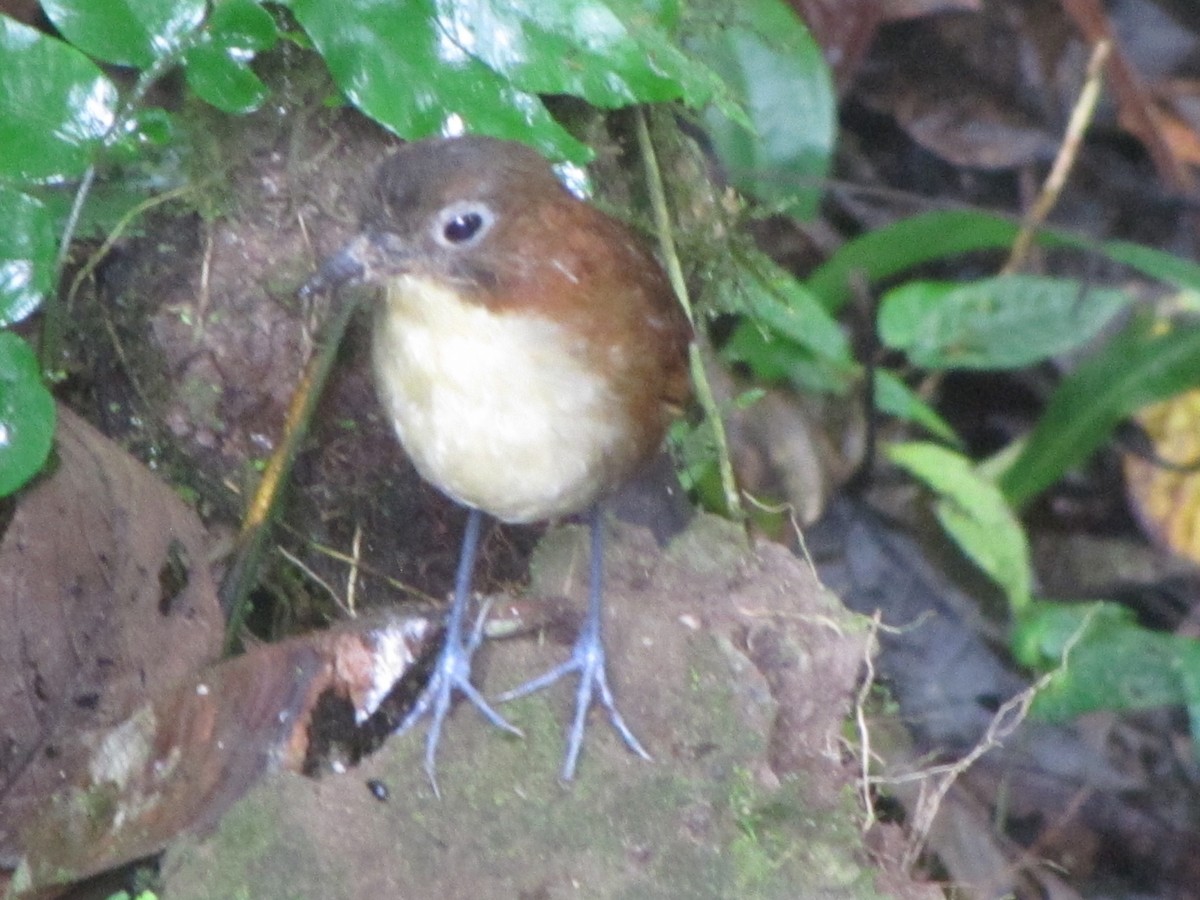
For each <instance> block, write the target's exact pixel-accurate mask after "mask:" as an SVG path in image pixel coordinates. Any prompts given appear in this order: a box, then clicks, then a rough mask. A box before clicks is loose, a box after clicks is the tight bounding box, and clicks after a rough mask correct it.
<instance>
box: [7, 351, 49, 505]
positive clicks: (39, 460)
mask: <svg viewBox="0 0 1200 900" xmlns="http://www.w3.org/2000/svg"><path fill="white" fill-rule="evenodd" d="M53 440H54V399H53V398H52V397H51V396H50V392H49V391H48V390H46V386H45V385H44V384H43V383H42V373H41V370H40V369H39V368H38V363H37V357H36V356H34V353H33V350H31V349H30V347H29V345H28V344H26V343H25V341H23V340H22V339H21V338H19V337H18V336H17V335H15V334H13V333H12V332H11V331H0V497H4V496H7V495H9V494H11V493H12V492H13V491H15V490H17V489H18V488H19V487H21V486H22V485H24V484H25V483H26V482H27V481H29V479H30V478H32V477H33V476H34V475H36V474H37V473H38V472H39V471H41V468H42V465H43V464H44V463H45V462H46V457H47V455H49V453H50V445H51V444H52V443H53Z"/></svg>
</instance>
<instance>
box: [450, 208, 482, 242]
mask: <svg viewBox="0 0 1200 900" xmlns="http://www.w3.org/2000/svg"><path fill="white" fill-rule="evenodd" d="M482 227H483V216H481V215H480V214H479V213H475V212H468V213H463V214H462V215H458V216H455V217H454V218H453V219H451V220H450V221H449V222H447V223H446V224H445V225H444V226H442V234H443V235H444V236H445V238H446V240H448V241H449V242H450V243H452V244H461V243H463V242H464V241H469V240H470V239H471V238H473V237H475V233H476V232H477V231H479V229H480V228H482Z"/></svg>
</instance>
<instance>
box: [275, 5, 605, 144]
mask: <svg viewBox="0 0 1200 900" xmlns="http://www.w3.org/2000/svg"><path fill="white" fill-rule="evenodd" d="M290 5H291V9H292V11H293V13H294V14H295V16H296V19H297V20H298V21H299V22H300V24H301V25H303V26H304V29H305V31H307V32H308V35H309V37H311V38H312V41H313V44H314V45H315V46H316V47H317V49H318V50H319V51H320V52H321V55H322V56H323V57H324V58H325V62H326V64H327V65H328V66H329V71H330V73H331V74H332V75H333V79H334V81H335V82H337V84H338V86H339V87H340V88H341V89H342V91H344V92H345V94H346V96H347V97H348V98H349V99H350V101H351V102H352V103H354V105H355V106H357V107H358V108H359V109H361V110H362V111H363V112H365V113H366V114H367V115H369V116H371V117H372V118H373V119H375V120H376V121H378V122H379V123H380V124H382V125H384V126H385V127H387V128H389V129H391V130H392V131H394V132H395V133H396V134H398V135H400V136H401V137H406V138H419V137H426V136H428V135H432V134H440V133H445V132H448V131H455V130H464V129H465V130H468V131H475V132H480V133H485V134H491V135H493V136H495V137H500V138H508V139H512V140H524V141H526V142H528V143H532V144H533V145H534V146H535V147H537V148H538V149H539V150H540V151H542V152H543V153H544V154H546V155H547V156H550V157H553V158H556V159H569V160H571V161H574V162H586V161H587V160H588V158H589V156H590V151H589V150H588V148H587V147H586V146H585V145H583V144H582V143H580V142H579V141H577V140H576V139H575V138H573V137H571V135H570V134H568V133H567V132H566V130H565V129H563V128H562V127H561V126H560V125H558V123H557V122H555V121H554V120H553V118H552V117H551V116H550V113H549V112H548V111H547V110H546V108H545V106H543V105H542V102H541V100H540V99H538V98H537V97H536V96H534V95H533V94H530V93H527V92H525V91H522V90H519V89H517V88H516V87H514V86H512V85H511V84H510V83H509V82H508V81H507V80H506V79H504V78H502V77H501V76H499V75H497V74H496V73H495V72H494V71H493V70H492V69H490V68H489V67H488V66H486V65H484V64H483V63H482V62H480V61H479V60H478V59H476V58H475V57H474V56H472V55H471V54H470V53H469V52H467V50H466V49H464V48H463V47H462V46H460V45H459V44H458V43H455V41H454V40H451V39H450V37H449V36H448V35H447V34H446V33H445V32H444V31H443V30H442V29H441V28H440V27H439V25H438V20H437V18H436V16H435V9H434V6H433V4H432V2H430V0H412V2H409V3H405V4H403V5H399V6H392V5H389V4H359V3H354V4H339V3H329V2H323V0H293V2H292V3H291V4H290Z"/></svg>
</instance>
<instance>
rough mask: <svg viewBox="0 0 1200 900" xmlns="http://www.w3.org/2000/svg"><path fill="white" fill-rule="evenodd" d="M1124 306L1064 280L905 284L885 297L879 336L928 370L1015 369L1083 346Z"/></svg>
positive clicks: (1107, 291)
mask: <svg viewBox="0 0 1200 900" xmlns="http://www.w3.org/2000/svg"><path fill="white" fill-rule="evenodd" d="M1129 302H1130V301H1129V297H1128V295H1127V294H1126V293H1125V292H1124V291H1120V290H1116V289H1113V288H1098V287H1090V286H1088V287H1085V286H1083V285H1081V284H1080V283H1079V282H1077V281H1073V280H1071V279H1064V278H1039V277H1036V276H1032V275H1010V276H1001V277H998V278H984V279H980V280H978V281H972V282H968V283H966V284H947V283H944V282H931V281H910V282H908V283H907V284H904V285H902V286H901V287H898V288H895V289H894V290H892V291H889V292H888V293H887V294H885V295H884V297H883V301H882V303H881V306H880V311H879V334H880V338H881V339H882V340H883V343H884V344H885V345H887V346H888V347H891V348H893V349H896V350H903V351H904V352H905V353H907V354H908V358H909V359H910V360H912V362H913V363H914V364H916V365H918V366H922V367H924V368H927V369H952V368H959V369H963V368H967V369H1015V368H1020V367H1022V366H1028V365H1032V364H1033V363H1036V362H1040V361H1042V360H1043V359H1047V358H1048V357H1051V356H1054V355H1056V354H1060V353H1066V352H1069V351H1071V350H1075V349H1077V348H1078V347H1080V346H1081V345H1083V344H1086V343H1087V342H1088V341H1090V340H1091V339H1092V338H1094V337H1095V336H1096V335H1097V334H1098V333H1099V332H1100V330H1101V329H1102V328H1104V326H1105V325H1107V324H1108V323H1109V322H1111V321H1112V319H1113V317H1114V316H1115V315H1117V314H1118V313H1119V312H1121V311H1122V310H1123V309H1125V308H1126V306H1128V305H1129Z"/></svg>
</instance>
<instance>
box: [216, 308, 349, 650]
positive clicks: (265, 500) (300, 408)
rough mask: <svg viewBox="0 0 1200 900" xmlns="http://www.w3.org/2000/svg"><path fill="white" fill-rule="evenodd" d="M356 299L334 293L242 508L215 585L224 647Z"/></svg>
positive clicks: (237, 622) (232, 642)
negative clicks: (230, 553) (229, 557)
mask: <svg viewBox="0 0 1200 900" xmlns="http://www.w3.org/2000/svg"><path fill="white" fill-rule="evenodd" d="M360 299H361V297H360V296H359V295H357V294H355V295H352V296H351V297H348V298H341V297H337V296H335V297H334V302H335V304H336V306H335V311H334V313H333V316H332V317H331V318H330V320H329V321H328V323H327V324H326V326H325V330H324V334H323V335H322V341H321V343H320V345H319V346H318V349H317V352H316V354H315V355H314V356H313V357H312V358H311V359H310V360H309V363H308V368H307V369H306V370H305V372H304V377H303V378H302V379H301V381H300V384H298V385H297V386H296V390H295V392H294V393H293V395H292V402H291V405H290V406H289V408H288V414H287V420H286V422H285V423H284V430H283V437H282V438H281V439H280V442H279V446H277V447H276V448H275V452H274V453H273V454H272V455H271V459H270V461H269V462H268V463H267V468H266V470H265V471H264V472H263V477H262V479H261V480H260V482H259V485H258V489H257V490H256V491H255V493H254V498H253V499H252V500H251V502H250V507H249V509H248V510H247V511H246V517H245V519H244V520H243V522H242V530H241V533H240V534H239V535H238V541H237V547H236V549H235V551H234V557H233V564H232V565H231V566H230V567H229V571H228V572H226V574H225V578H224V579H223V580H222V581H221V587H220V588H219V590H218V591H217V596H218V597H219V599H220V601H221V609H223V610H224V611H225V614H226V619H227V622H228V625H227V626H226V631H225V652H226V653H229V652H230V651H232V649H233V648H234V647H235V646H236V645H237V640H238V637H239V635H240V634H241V630H242V625H243V623H244V622H245V621H246V613H247V601H248V599H249V596H250V591H251V590H252V589H253V588H254V586H255V585H256V584H257V583H258V571H259V568H260V565H261V563H262V558H263V555H264V553H265V551H266V547H267V539H268V538H269V537H270V535H271V525H272V523H273V521H274V518H275V512H276V511H277V509H278V508H279V498H280V497H281V496H282V493H283V487H284V485H286V484H287V480H288V476H289V474H290V473H291V470H292V465H293V463H294V462H295V461H296V454H297V453H299V451H300V444H301V442H302V441H303V440H304V436H305V434H307V433H308V424H309V421H310V420H311V419H312V412H313V409H314V408H315V407H316V405H317V400H318V399H319V398H320V396H321V391H322V389H323V388H324V387H325V380H326V379H327V378H328V376H329V370H330V368H331V367H332V366H333V361H334V358H335V357H336V356H337V350H338V346H339V345H340V344H341V342H342V335H344V334H345V333H346V325H347V324H348V323H349V321H350V317H351V316H352V315H353V314H354V311H355V309H357V308H358V304H359V300H360Z"/></svg>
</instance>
